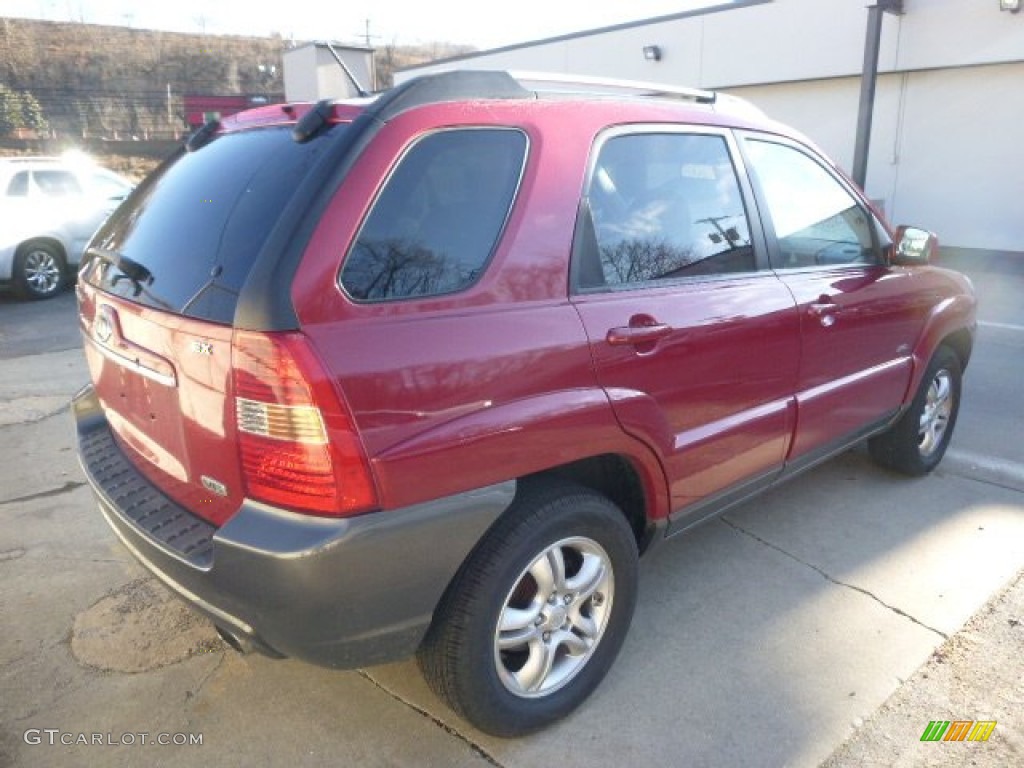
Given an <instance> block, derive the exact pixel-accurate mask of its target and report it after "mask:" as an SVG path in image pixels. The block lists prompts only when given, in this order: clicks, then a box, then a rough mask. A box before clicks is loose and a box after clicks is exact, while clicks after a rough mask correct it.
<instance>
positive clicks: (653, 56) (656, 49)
mask: <svg viewBox="0 0 1024 768" xmlns="http://www.w3.org/2000/svg"><path fill="white" fill-rule="evenodd" d="M1003 2H1006V0H1003ZM1017 2H1020V0H1017ZM644 58H645V59H647V60H648V61H661V46H660V45H645V46H644Z"/></svg>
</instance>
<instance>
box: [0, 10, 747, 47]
mask: <svg viewBox="0 0 1024 768" xmlns="http://www.w3.org/2000/svg"><path fill="white" fill-rule="evenodd" d="M725 2H729V0H627V2H621V0H619V1H613V2H607V1H606V2H600V0H511V2H500V3H493V2H487V0H374V1H373V2H368V1H367V0H333V2H323V0H293V1H292V2H281V1H280V0H0V17H11V16H13V17H23V18H35V19H49V20H51V21H84V22H86V23H89V24H114V25H119V26H130V27H136V28H139V29H164V30H170V31H176V32H203V31H205V32H208V33H210V34H226V35H269V34H272V33H274V32H279V33H281V34H282V35H283V36H284V37H286V38H287V37H294V38H295V39H298V40H323V39H331V40H337V41H340V42H365V40H364V38H363V35H364V34H365V29H366V20H367V19H369V21H370V34H371V35H373V36H374V38H373V39H372V40H371V41H370V43H371V45H374V46H380V45H385V44H389V43H397V44H408V43H418V42H432V41H446V42H452V43H463V44H466V45H475V46H476V47H478V48H494V47H498V46H502V45H509V44H512V43H520V42H526V41H528V40H537V39H539V38H543V37H551V36H554V35H561V34H566V33H569V32H579V31H581V30H584V29H593V28H595V27H603V26H607V25H610V24H619V23H622V22H626V21H636V20H639V19H646V18H651V17H653V16H662V15H664V14H668V13H677V12H679V11H685V10H690V9H692V8H697V7H701V6H706V5H718V4H721V3H725Z"/></svg>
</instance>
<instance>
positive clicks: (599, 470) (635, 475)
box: [518, 453, 662, 554]
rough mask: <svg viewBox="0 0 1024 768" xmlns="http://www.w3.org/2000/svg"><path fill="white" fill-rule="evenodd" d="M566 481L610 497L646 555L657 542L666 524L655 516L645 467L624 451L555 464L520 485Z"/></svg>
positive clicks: (525, 478)
mask: <svg viewBox="0 0 1024 768" xmlns="http://www.w3.org/2000/svg"><path fill="white" fill-rule="evenodd" d="M552 480H554V481H559V480H561V481H565V482H569V483H573V484H576V485H579V486H582V487H584V488H589V489H590V490H592V491H595V492H596V493H599V494H601V495H602V496H604V497H606V498H607V499H609V500H610V501H611V502H612V503H613V504H615V506H616V507H618V509H619V510H620V511H621V512H622V514H623V515H624V516H625V518H626V522H627V523H629V527H630V528H631V529H632V531H633V535H634V536H635V537H636V542H637V549H638V550H639V552H640V554H643V553H644V552H645V551H646V550H647V549H649V548H650V546H651V545H652V544H653V543H654V542H655V541H656V539H657V537H658V533H659V532H660V531H661V530H662V526H661V525H659V524H658V522H657V521H656V520H655V519H654V518H653V517H652V515H651V503H650V500H649V498H650V496H651V494H652V491H651V490H650V489H648V488H645V485H649V483H645V482H644V479H643V477H642V475H641V470H640V469H639V468H638V467H637V466H636V465H635V464H634V463H633V462H632V461H631V460H630V459H629V458H628V457H627V456H624V455H622V454H614V453H604V454H599V455H596V456H590V457H588V458H584V459H579V460H577V461H573V462H570V463H568V464H563V465H561V466H557V467H551V468H550V469H546V470H544V471H542V472H536V473H534V474H532V475H527V476H526V477H524V478H521V479H520V480H519V484H518V487H519V488H524V487H526V488H528V487H530V486H531V485H533V484H535V483H539V482H549V481H552Z"/></svg>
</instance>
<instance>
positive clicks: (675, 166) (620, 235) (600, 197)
mask: <svg viewBox="0 0 1024 768" xmlns="http://www.w3.org/2000/svg"><path fill="white" fill-rule="evenodd" d="M587 195H588V204H589V209H590V215H591V217H592V221H593V236H594V240H595V241H596V242H595V245H594V247H586V246H585V247H583V248H582V249H578V250H577V258H579V259H580V261H581V262H588V261H589V262H592V263H580V264H579V265H578V269H577V274H578V276H579V277H578V281H579V284H580V287H581V288H583V289H596V288H601V287H603V286H612V287H614V286H618V285H628V284H632V283H644V282H650V281H657V280H666V279H672V278H679V277H689V276H693V275H709V274H722V273H734V272H748V271H752V270H754V269H755V261H754V250H753V248H752V246H751V240H750V227H749V226H748V222H747V215H746V211H745V209H744V206H743V198H742V196H741V194H740V188H739V184H738V182H737V179H736V171H735V169H734V168H733V165H732V162H731V160H730V156H729V149H728V146H727V145H726V142H725V139H724V138H722V137H721V136H715V135H703V134H692V135H691V134H676V133H640V134H631V135H625V136H616V137H613V138H610V139H608V140H607V141H606V142H605V143H604V144H603V145H602V147H601V149H600V152H599V153H598V156H597V159H596V162H595V164H594V170H593V173H592V175H591V179H590V183H589V187H588V192H587Z"/></svg>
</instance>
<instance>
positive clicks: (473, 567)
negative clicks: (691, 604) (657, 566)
mask: <svg viewBox="0 0 1024 768" xmlns="http://www.w3.org/2000/svg"><path fill="white" fill-rule="evenodd" d="M636 571H637V546H636V539H635V537H634V535H633V532H632V530H631V529H630V527H629V525H628V524H627V522H626V519H625V516H624V515H623V514H622V512H621V511H619V509H618V508H617V507H616V506H615V505H614V504H612V502H610V501H609V500H608V499H606V498H605V497H603V496H601V495H599V494H597V493H595V492H593V491H590V490H588V489H585V488H581V487H579V486H575V485H555V484H538V485H535V486H533V487H529V488H526V489H522V490H521V493H520V494H519V496H518V497H517V500H516V502H515V503H514V504H513V506H512V507H511V508H510V509H509V510H508V511H507V512H506V513H505V515H504V516H503V517H502V519H501V520H500V521H499V522H498V523H497V524H496V525H495V527H494V528H493V529H492V530H491V531H490V532H489V533H488V534H487V536H486V537H485V539H484V540H483V541H482V542H481V544H480V546H479V547H478V548H477V550H476V551H475V552H474V553H473V554H472V555H471V556H470V558H469V559H468V560H467V561H466V563H465V564H464V565H463V567H462V569H461V570H460V571H459V574H458V575H457V576H456V578H455V580H454V581H453V582H452V585H451V586H450V587H449V590H448V592H447V593H446V594H445V597H444V599H443V600H442V604H441V606H440V607H439V609H438V611H437V612H436V613H435V616H434V622H433V624H432V625H431V628H430V630H429V631H428V633H427V637H426V638H425V640H424V642H423V646H422V647H421V649H420V653H419V661H420V666H421V668H422V670H423V672H424V676H425V677H426V679H427V681H428V682H429V683H430V685H431V687H432V688H433V689H434V690H435V692H437V693H438V694H439V695H440V696H441V697H443V698H444V699H446V700H447V701H448V703H449V704H450V705H451V707H452V708H453V709H454V710H455V711H456V712H458V713H459V714H460V715H462V716H463V717H465V718H466V719H467V720H469V721H470V722H471V723H473V725H475V726H476V727H478V728H480V729H481V730H483V731H486V732H487V733H491V734H493V735H496V736H516V735H521V734H524V733H528V732H530V731H533V730H536V729H538V728H542V727H544V726H546V725H548V724H550V723H552V722H554V721H555V720H557V719H559V718H561V717H564V716H565V715H567V714H568V713H569V712H571V711H572V710H573V709H575V708H576V707H577V706H579V705H580V704H581V703H582V702H583V701H584V700H585V699H586V698H587V697H588V696H589V695H590V693H591V692H592V691H593V690H594V689H595V688H596V687H597V685H598V684H599V683H600V682H601V680H602V678H603V677H604V675H605V673H606V672H607V671H608V669H609V667H610V666H611V664H612V662H613V661H614V659H615V657H616V656H617V655H618V652H619V649H620V648H621V646H622V642H623V640H624V639H625V636H626V632H627V631H628V629H629V623H630V620H631V618H632V614H633V606H634V604H635V602H636V580H637V576H636Z"/></svg>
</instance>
